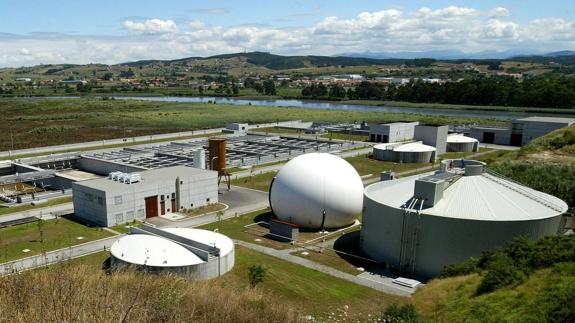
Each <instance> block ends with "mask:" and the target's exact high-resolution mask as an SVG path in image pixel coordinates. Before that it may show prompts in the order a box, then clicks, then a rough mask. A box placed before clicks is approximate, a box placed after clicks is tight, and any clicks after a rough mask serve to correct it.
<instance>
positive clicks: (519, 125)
mask: <svg viewBox="0 0 575 323" xmlns="http://www.w3.org/2000/svg"><path fill="white" fill-rule="evenodd" d="M573 124H575V119H573V118H558V117H528V118H522V119H516V120H513V121H512V124H511V127H510V128H496V127H472V128H471V130H470V134H469V135H470V137H472V138H475V139H477V140H479V141H480V142H482V143H486V144H497V145H511V146H524V145H526V144H528V143H529V142H531V140H533V139H536V138H539V137H541V136H544V135H546V134H548V133H550V132H551V131H554V130H557V129H561V128H564V127H568V126H570V125H573Z"/></svg>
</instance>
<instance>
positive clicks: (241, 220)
mask: <svg viewBox="0 0 575 323" xmlns="http://www.w3.org/2000/svg"><path fill="white" fill-rule="evenodd" d="M271 216H272V213H271V211H270V210H260V211H256V212H252V213H248V214H244V215H241V216H238V217H233V218H230V219H226V220H222V221H221V222H219V223H218V222H213V223H210V224H206V225H203V226H201V227H199V228H200V229H205V230H214V229H218V231H219V232H220V233H222V234H225V235H226V236H228V237H230V238H232V239H238V240H243V241H246V242H250V243H256V244H261V245H263V246H266V247H270V248H274V249H286V248H291V245H290V244H288V243H283V242H278V241H274V240H270V239H267V238H265V237H262V234H260V233H258V232H256V231H255V230H254V229H257V230H263V231H266V230H267V228H262V227H258V226H255V227H254V229H251V230H245V228H244V227H245V226H246V225H248V224H254V223H256V222H260V221H266V222H267V221H269V219H270V218H271ZM255 239H260V240H261V242H256V241H255Z"/></svg>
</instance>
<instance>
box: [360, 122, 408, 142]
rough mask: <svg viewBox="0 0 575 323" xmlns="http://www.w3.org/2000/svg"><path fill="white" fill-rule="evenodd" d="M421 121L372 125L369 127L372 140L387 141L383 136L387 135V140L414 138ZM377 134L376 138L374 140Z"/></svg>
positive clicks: (397, 140) (395, 140)
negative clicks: (416, 127)
mask: <svg viewBox="0 0 575 323" xmlns="http://www.w3.org/2000/svg"><path fill="white" fill-rule="evenodd" d="M418 124H419V122H407V123H389V124H378V125H371V126H370V129H369V137H370V141H374V142H385V141H384V140H383V136H387V138H388V141H387V142H399V141H406V140H411V139H413V136H414V133H415V126H416V125H418ZM374 135H375V138H376V139H375V140H372V138H373V136H374ZM378 135H380V136H381V137H380V138H381V140H378V139H377V138H378Z"/></svg>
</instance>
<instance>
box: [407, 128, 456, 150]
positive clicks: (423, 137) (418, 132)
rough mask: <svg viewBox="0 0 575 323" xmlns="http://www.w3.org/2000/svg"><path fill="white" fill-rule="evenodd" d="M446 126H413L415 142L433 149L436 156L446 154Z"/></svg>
mask: <svg viewBox="0 0 575 323" xmlns="http://www.w3.org/2000/svg"><path fill="white" fill-rule="evenodd" d="M448 130H449V127H448V126H428V125H417V126H415V133H414V137H415V140H418V141H421V142H423V144H424V145H428V146H433V147H435V150H436V154H437V155H441V154H443V153H445V152H446V149H447V148H446V147H447V132H448Z"/></svg>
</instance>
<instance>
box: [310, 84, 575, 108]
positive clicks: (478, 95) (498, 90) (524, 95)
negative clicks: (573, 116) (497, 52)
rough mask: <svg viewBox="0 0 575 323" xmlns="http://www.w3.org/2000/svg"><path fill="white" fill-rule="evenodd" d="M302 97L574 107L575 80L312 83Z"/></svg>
mask: <svg viewBox="0 0 575 323" xmlns="http://www.w3.org/2000/svg"><path fill="white" fill-rule="evenodd" d="M301 96H302V97H303V98H312V99H344V98H347V99H350V100H387V101H408V102H417V103H445V104H461V105H493V106H517V107H541V108H575V79H573V78H555V79H531V80H524V81H518V80H515V79H513V78H508V77H505V78H490V79H470V80H463V81H459V82H448V83H445V84H439V83H427V82H423V81H421V80H411V81H410V82H409V83H408V84H405V85H402V86H396V85H394V84H391V85H386V84H382V83H371V82H367V81H365V82H361V83H360V84H358V85H357V86H356V87H355V88H349V89H347V90H346V89H345V88H343V87H342V86H341V85H330V86H326V85H324V84H321V83H320V84H312V85H310V86H306V87H305V88H303V90H302V92H301Z"/></svg>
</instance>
